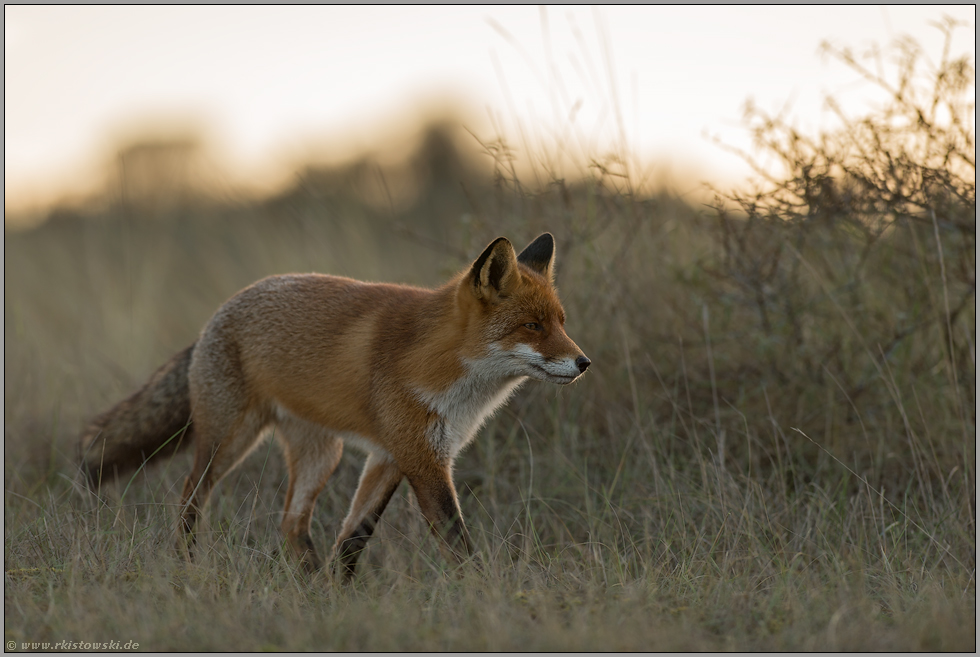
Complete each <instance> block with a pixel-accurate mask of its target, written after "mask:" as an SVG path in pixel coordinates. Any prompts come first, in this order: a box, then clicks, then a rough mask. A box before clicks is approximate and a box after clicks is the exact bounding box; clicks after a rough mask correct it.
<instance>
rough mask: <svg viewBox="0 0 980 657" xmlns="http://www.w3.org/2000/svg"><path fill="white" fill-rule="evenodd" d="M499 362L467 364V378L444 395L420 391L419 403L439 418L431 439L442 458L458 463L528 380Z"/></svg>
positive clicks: (478, 361)
mask: <svg viewBox="0 0 980 657" xmlns="http://www.w3.org/2000/svg"><path fill="white" fill-rule="evenodd" d="M496 360H497V359H494V358H492V357H491V358H487V359H481V360H476V361H467V362H466V367H467V372H466V375H465V376H463V377H462V378H460V379H458V380H457V381H455V382H454V383H453V384H452V385H451V386H449V388H447V389H446V390H443V391H442V392H435V393H434V392H429V391H425V390H419V391H418V396H419V399H420V400H421V401H422V402H423V403H424V404H426V406H428V407H429V410H431V411H433V412H434V413H435V414H436V415H437V416H438V419H437V420H436V421H435V422H434V423H433V424H432V425H430V426H429V430H428V436H427V438H428V439H429V443H430V444H431V445H432V448H433V449H434V450H435V451H436V453H437V454H438V455H439V456H440V458H443V459H446V460H447V461H449V462H451V461H452V460H453V459H455V458H456V455H457V454H459V452H460V451H461V450H462V449H463V448H464V447H465V446H466V445H467V444H468V443H469V442H470V441H471V440H473V437H474V436H475V435H476V432H477V431H478V430H479V428H480V427H481V426H482V425H483V423H484V421H486V419H487V418H488V417H490V415H492V414H493V412H494V411H496V410H497V409H498V408H500V407H501V406H502V405H503V404H504V402H506V401H507V398H508V397H510V395H511V394H512V393H513V392H514V391H515V390H516V389H517V387H518V386H520V384H522V383H523V382H524V381H525V380H526V378H527V377H524V376H515V375H513V374H512V373H511V371H508V369H509V368H508V369H504V368H501V367H500V366H499V364H498V363H497V362H495V361H496Z"/></svg>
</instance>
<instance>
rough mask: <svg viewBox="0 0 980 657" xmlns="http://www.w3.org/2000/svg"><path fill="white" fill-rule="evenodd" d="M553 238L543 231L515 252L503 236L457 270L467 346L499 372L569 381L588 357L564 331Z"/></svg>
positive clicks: (573, 378) (552, 380)
mask: <svg viewBox="0 0 980 657" xmlns="http://www.w3.org/2000/svg"><path fill="white" fill-rule="evenodd" d="M554 262H555V239H554V237H552V236H551V234H550V233H544V234H542V235H540V236H539V237H538V238H537V239H535V240H534V241H533V242H531V243H530V244H529V245H528V246H527V247H526V248H525V249H524V250H523V251H521V253H520V255H517V254H516V253H515V251H514V247H513V245H512V244H511V243H510V241H509V240H507V238H505V237H498V238H497V239H495V240H494V241H493V242H491V243H490V245H489V246H487V248H486V249H484V251H483V253H482V254H480V257H478V258H477V259H476V260H475V261H474V262H473V264H472V266H471V267H470V268H469V270H468V271H467V272H466V274H465V275H464V276H463V278H462V280H461V281H460V283H459V289H458V294H459V297H460V301H461V305H464V306H465V307H466V309H467V313H466V314H467V319H468V321H467V324H468V327H467V328H468V331H467V333H468V334H469V336H470V337H472V338H473V341H472V342H471V346H472V347H474V348H475V349H474V351H471V353H474V352H475V353H479V354H480V356H479V357H478V358H479V359H480V360H481V361H482V362H484V363H486V365H487V366H489V367H492V368H493V369H494V370H495V371H497V372H498V373H499V374H501V375H503V376H528V377H531V378H533V379H538V380H539V381H549V382H551V383H559V384H567V383H571V382H572V381H574V380H575V379H577V378H578V377H579V376H581V375H582V374H583V373H584V372H585V370H586V369H587V368H588V367H589V365H590V364H591V362H592V361H590V360H589V359H588V358H587V357H586V356H585V354H584V353H582V350H581V349H579V348H578V345H576V344H575V343H574V342H572V340H571V338H569V337H568V335H567V334H566V333H565V310H564V309H563V308H562V306H561V301H559V299H558V294H557V292H556V291H555V287H554V284H553V281H552V273H553V267H554Z"/></svg>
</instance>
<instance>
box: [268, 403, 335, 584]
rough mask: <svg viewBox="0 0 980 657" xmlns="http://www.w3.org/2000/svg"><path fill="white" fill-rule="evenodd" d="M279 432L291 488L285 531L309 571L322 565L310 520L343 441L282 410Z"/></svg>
mask: <svg viewBox="0 0 980 657" xmlns="http://www.w3.org/2000/svg"><path fill="white" fill-rule="evenodd" d="M276 424H277V435H278V436H279V439H280V441H281V442H282V444H283V447H284V449H285V452H286V463H287V465H288V466H289V490H288V491H287V492H286V506H285V509H284V510H283V516H282V532H283V535H284V536H285V537H286V541H287V542H288V543H289V545H290V546H291V547H292V549H293V551H294V552H295V553H296V554H297V556H299V558H300V560H301V562H302V563H303V566H304V567H305V568H306V570H307V571H308V572H310V573H313V572H316V571H318V570H320V568H322V567H323V561H322V560H321V559H320V556H319V555H318V554H317V551H316V548H315V547H314V546H313V539H312V537H311V536H310V523H311V521H312V518H313V509H314V507H315V506H316V499H317V497H318V496H319V495H320V491H322V490H323V487H324V486H325V485H326V483H327V480H328V479H329V478H330V475H331V474H333V471H334V470H335V469H336V468H337V464H338V463H340V457H341V455H342V454H343V451H344V444H343V442H342V441H341V440H340V439H339V438H337V437H336V436H334V435H332V434H331V433H330V432H329V431H328V430H327V429H325V428H324V427H322V426H320V425H318V424H314V423H311V422H307V421H305V420H301V419H299V418H297V417H295V416H291V415H284V414H282V413H280V418H279V420H278V421H277V423H276Z"/></svg>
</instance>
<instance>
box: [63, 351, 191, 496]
mask: <svg viewBox="0 0 980 657" xmlns="http://www.w3.org/2000/svg"><path fill="white" fill-rule="evenodd" d="M193 353H194V345H191V346H190V347H187V348H186V349H184V350H183V351H181V352H180V353H178V354H177V355H176V356H174V357H173V358H171V359H170V360H169V361H167V362H166V363H165V364H164V365H163V366H162V367H160V368H159V369H158V370H157V371H156V372H154V373H153V376H151V377H150V380H149V381H147V382H146V384H145V385H144V386H143V387H142V388H140V389H139V390H138V391H136V392H135V393H133V394H132V395H130V396H129V397H127V398H126V399H124V400H123V401H121V402H119V403H118V404H116V405H115V406H113V407H112V408H110V409H109V410H108V411H106V412H104V413H102V414H101V415H99V416H97V417H96V418H95V419H93V420H92V421H91V422H90V423H89V425H88V426H87V427H86V428H85V430H84V431H83V432H82V435H81V436H80V437H79V441H78V452H79V463H80V467H81V470H82V471H83V472H84V473H85V475H86V476H87V477H88V478H89V481H91V482H92V483H93V484H96V485H97V484H98V483H99V482H100V481H102V480H108V479H112V478H115V477H117V476H119V475H121V474H123V473H125V472H128V471H132V470H135V469H136V468H138V467H140V466H141V465H143V464H144V463H146V462H148V461H150V460H152V459H157V458H160V457H162V456H167V455H170V454H173V453H175V452H177V451H178V450H180V449H182V448H184V447H186V446H187V445H189V444H190V443H191V442H192V441H191V436H190V435H189V433H190V427H191V423H190V419H191V397H190V389H189V387H188V378H187V371H188V368H189V367H190V363H191V356H192V355H193Z"/></svg>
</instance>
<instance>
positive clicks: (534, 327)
mask: <svg viewBox="0 0 980 657" xmlns="http://www.w3.org/2000/svg"><path fill="white" fill-rule="evenodd" d="M524 328H527V329H531V330H532V331H540V330H541V325H540V324H538V323H537V322H528V323H527V324H525V325H524Z"/></svg>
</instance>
